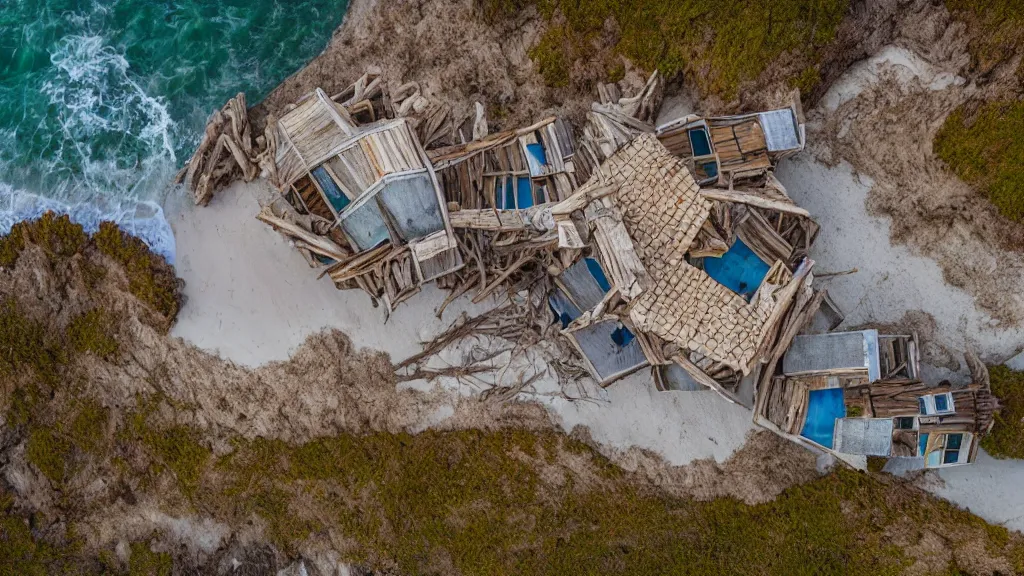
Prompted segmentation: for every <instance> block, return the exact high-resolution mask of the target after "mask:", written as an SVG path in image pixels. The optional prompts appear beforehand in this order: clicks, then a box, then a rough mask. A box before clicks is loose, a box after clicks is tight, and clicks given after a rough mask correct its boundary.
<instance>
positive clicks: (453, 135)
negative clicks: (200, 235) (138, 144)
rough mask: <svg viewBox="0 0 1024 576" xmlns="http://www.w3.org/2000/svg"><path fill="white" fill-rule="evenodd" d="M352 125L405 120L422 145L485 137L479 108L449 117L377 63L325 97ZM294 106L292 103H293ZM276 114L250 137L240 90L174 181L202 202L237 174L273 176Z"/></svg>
mask: <svg viewBox="0 0 1024 576" xmlns="http://www.w3.org/2000/svg"><path fill="white" fill-rule="evenodd" d="M331 100H333V101H334V102H337V103H339V104H341V105H342V106H344V107H345V109H346V110H347V111H348V113H349V115H350V116H351V118H352V120H354V121H355V122H356V123H358V124H369V123H372V122H376V121H378V120H382V119H386V118H406V119H407V120H408V121H409V122H410V123H411V124H412V126H413V127H414V129H415V131H416V135H417V136H418V137H419V140H420V142H421V144H422V145H423V147H424V148H430V147H436V146H443V145H449V144H455V143H460V142H467V141H470V140H473V139H479V138H482V137H484V136H486V135H487V121H486V118H484V116H483V107H482V106H481V105H479V104H478V105H477V107H476V115H475V117H468V118H454V117H453V115H452V109H451V106H449V105H447V104H445V103H443V102H439V101H437V100H435V99H431V98H428V97H426V96H424V95H423V94H422V92H421V90H420V86H419V84H418V83H416V82H407V83H404V84H402V85H400V86H399V87H398V88H397V89H395V90H394V91H390V90H389V89H388V85H387V83H386V81H385V80H384V78H383V76H382V75H381V71H380V69H379V68H377V67H370V68H369V69H368V70H367V71H366V73H364V74H363V75H362V76H360V77H359V79H358V80H356V81H355V82H353V83H352V84H351V85H350V86H349V87H348V88H346V89H345V90H343V91H341V92H339V93H337V94H334V95H332V96H331ZM293 106H294V105H293ZM275 124H276V117H275V116H274V115H273V114H271V115H268V117H267V125H266V128H265V129H264V133H263V134H262V135H258V136H256V137H255V138H254V136H253V133H252V131H253V129H252V124H251V122H250V120H249V115H248V108H247V106H246V100H245V94H243V93H239V94H238V95H237V96H235V97H234V98H232V99H231V100H229V101H228V102H227V104H225V105H224V107H223V108H222V109H221V110H218V111H216V112H214V113H213V115H211V116H210V119H209V120H208V121H207V124H206V130H205V132H204V134H203V139H202V141H201V142H200V143H199V146H198V147H197V148H196V151H195V152H194V153H193V155H192V157H191V158H190V159H189V160H188V162H187V163H186V165H185V167H184V168H183V169H182V170H181V171H180V172H179V173H178V175H177V178H176V181H177V183H179V184H184V186H185V188H186V189H187V190H188V191H189V192H191V193H192V196H193V199H194V200H195V203H196V205H198V206H205V205H207V204H208V203H209V201H210V199H211V198H212V197H213V195H214V193H216V192H217V191H219V190H222V189H224V188H226V187H227V186H228V185H229V184H231V183H232V182H234V181H235V180H238V179H239V178H241V179H242V180H244V181H246V182H249V181H252V180H253V179H254V178H256V176H258V175H259V174H260V172H261V171H263V172H264V173H265V174H267V175H268V176H269V177H270V180H271V181H276V178H274V176H275V173H276V170H277V165H276V162H275V158H276V154H277V147H278V146H277V130H276V126H275Z"/></svg>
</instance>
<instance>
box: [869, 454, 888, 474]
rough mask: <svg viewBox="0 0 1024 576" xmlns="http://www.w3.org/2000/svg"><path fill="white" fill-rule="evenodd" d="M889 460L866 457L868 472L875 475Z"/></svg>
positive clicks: (878, 457)
mask: <svg viewBox="0 0 1024 576" xmlns="http://www.w3.org/2000/svg"><path fill="white" fill-rule="evenodd" d="M888 462H889V459H888V458H886V457H884V456H868V472H874V473H875V474H877V473H879V472H881V471H882V470H883V469H884V468H885V465H886V463H888Z"/></svg>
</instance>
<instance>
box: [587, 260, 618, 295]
mask: <svg viewBox="0 0 1024 576" xmlns="http://www.w3.org/2000/svg"><path fill="white" fill-rule="evenodd" d="M585 260H586V261H587V270H589V271H590V275H591V276H593V277H594V280H597V285H598V286H600V287H601V290H603V291H604V292H605V293H607V292H608V291H609V290H611V289H612V285H611V284H609V283H608V277H607V276H605V275H604V270H602V269H601V264H600V263H599V262H598V261H597V260H595V259H593V258H585Z"/></svg>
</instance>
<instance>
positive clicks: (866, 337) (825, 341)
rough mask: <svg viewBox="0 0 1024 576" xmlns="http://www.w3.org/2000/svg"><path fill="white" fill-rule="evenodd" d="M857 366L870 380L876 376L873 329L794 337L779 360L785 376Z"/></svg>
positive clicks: (877, 375)
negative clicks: (791, 343) (865, 371)
mask: <svg viewBox="0 0 1024 576" xmlns="http://www.w3.org/2000/svg"><path fill="white" fill-rule="evenodd" d="M858 369H859V370H867V372H868V377H869V380H870V381H874V380H877V379H878V377H879V371H880V369H879V366H878V331H876V330H861V331H857V332H834V333H831V334H813V335H802V336H797V337H796V338H794V339H793V345H792V346H790V348H789V350H788V351H787V352H786V356H785V358H783V360H782V372H783V373H784V374H786V375H792V374H807V373H814V372H822V371H828V370H858Z"/></svg>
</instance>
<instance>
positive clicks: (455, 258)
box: [259, 89, 463, 312]
mask: <svg viewBox="0 0 1024 576" xmlns="http://www.w3.org/2000/svg"><path fill="white" fill-rule="evenodd" d="M367 113H369V112H367ZM371 117H373V115H372V114H371ZM271 130H273V132H271V133H273V134H276V153H275V157H274V158H275V159H274V166H275V170H273V171H272V173H271V175H270V176H271V177H270V179H271V182H272V183H273V184H274V185H275V186H277V188H278V190H279V191H280V192H281V194H282V197H283V199H284V200H286V203H277V204H276V205H274V206H271V207H265V208H264V210H263V211H262V212H261V214H260V216H259V218H260V219H261V220H263V221H265V222H267V223H268V224H270V225H272V226H274V227H275V228H277V229H278V230H280V231H282V232H283V233H285V234H288V235H290V236H292V237H293V238H294V239H295V240H296V243H297V245H298V246H299V247H300V248H301V249H304V250H306V251H307V252H308V253H309V255H310V256H311V258H309V260H310V262H311V264H313V265H323V266H326V267H327V269H326V274H328V275H329V276H330V277H331V279H332V280H334V282H335V284H336V285H337V286H338V287H340V288H355V287H358V288H361V289H363V290H365V291H366V292H368V293H369V294H370V295H371V297H373V298H374V300H375V301H377V302H382V303H383V304H384V306H385V308H386V309H387V310H388V311H389V312H390V310H392V309H393V308H394V306H396V305H398V304H399V303H400V302H402V301H403V300H405V299H406V298H408V297H409V296H411V295H412V294H414V293H416V292H417V291H418V290H419V287H420V286H421V285H422V283H424V282H428V281H431V280H433V279H436V278H438V277H441V276H444V275H446V274H449V273H451V272H453V271H456V270H458V269H459V268H461V267H462V265H463V262H462V259H461V255H460V254H459V251H458V249H457V245H456V241H455V234H454V230H453V228H452V226H451V223H450V221H449V216H448V210H447V205H446V202H445V200H444V196H443V194H442V192H441V187H440V185H439V183H438V181H437V177H436V175H435V173H434V170H433V167H432V165H431V163H430V161H429V159H428V157H427V155H426V153H425V152H424V150H423V148H422V146H421V145H420V142H419V140H418V139H417V137H416V135H415V134H414V133H413V131H412V129H411V127H410V126H409V124H408V122H407V121H406V120H405V119H404V118H396V119H385V120H378V121H374V122H371V123H369V124H362V125H360V124H357V123H356V122H355V121H354V120H353V119H352V117H351V116H350V115H349V113H348V111H347V109H346V108H345V107H344V106H342V105H340V104H338V103H337V102H335V101H333V100H332V99H330V98H329V97H328V96H327V95H326V94H325V93H324V92H323V91H322V90H320V89H317V90H316V91H315V92H313V93H312V94H310V95H308V96H306V97H305V98H304V99H303V100H301V101H299V103H298V104H297V105H296V107H295V108H294V109H292V110H291V111H290V112H289V113H288V114H286V115H284V116H283V117H282V118H281V119H280V120H278V121H277V122H276V124H275V125H273V126H272V127H271V128H270V129H268V132H270V131H271Z"/></svg>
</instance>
